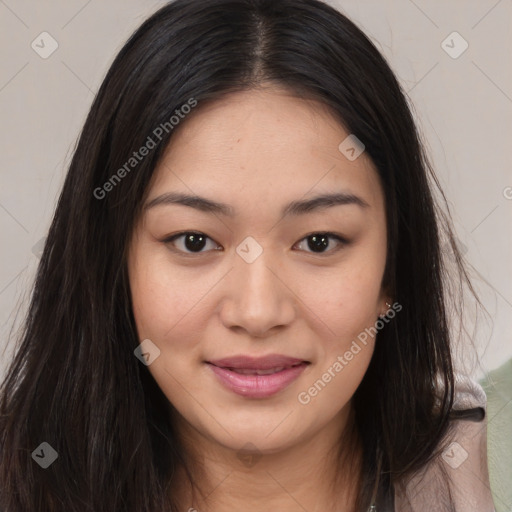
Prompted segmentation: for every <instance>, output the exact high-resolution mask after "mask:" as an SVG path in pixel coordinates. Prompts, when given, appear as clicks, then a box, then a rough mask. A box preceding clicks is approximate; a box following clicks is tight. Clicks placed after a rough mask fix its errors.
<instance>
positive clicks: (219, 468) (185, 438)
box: [172, 403, 362, 512]
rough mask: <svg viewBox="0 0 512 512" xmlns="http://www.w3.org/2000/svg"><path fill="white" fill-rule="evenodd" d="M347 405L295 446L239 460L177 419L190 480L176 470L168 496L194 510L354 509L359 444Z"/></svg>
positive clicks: (283, 511) (324, 511)
mask: <svg viewBox="0 0 512 512" xmlns="http://www.w3.org/2000/svg"><path fill="white" fill-rule="evenodd" d="M350 405H351V404H350V403H349V404H348V407H347V408H345V409H343V410H342V411H340V413H339V415H338V416H337V417H335V418H334V419H333V420H332V421H331V422H330V423H329V424H327V425H326V426H325V427H324V428H323V429H322V430H321V431H317V432H315V434H314V436H311V437H310V438H308V439H304V440H301V441H300V442H298V443H297V445H295V446H293V447H291V448H289V449H286V450H282V451H279V452H275V453H263V454H262V453H254V454H252V455H251V453H247V456H246V457H242V460H241V454H240V452H238V453H237V452H236V451H234V450H232V449H229V448H226V447H224V446H221V445H218V444H214V443H212V442H211V440H208V439H206V438H204V437H202V436H199V435H198V434H197V431H195V430H194V429H190V427H189V428H185V425H184V424H183V423H182V422H183V421H184V420H183V419H181V421H179V422H178V423H181V427H182V428H179V429H178V431H180V438H181V442H182V444H183V446H184V448H185V453H187V464H188V467H189V469H190V472H191V475H192V479H193V485H192V484H190V482H189V481H188V479H187V478H186V473H185V471H184V470H182V471H181V473H180V475H178V476H177V478H175V479H174V483H173V485H172V490H173V496H174V500H173V501H175V502H176V501H177V502H178V504H179V507H180V509H182V510H190V509H192V510H193V509H196V510H197V511H200V512H228V511H229V512H232V511H233V510H247V511H250V512H252V511H260V510H279V511H281V512H292V511H293V512H296V511H297V510H307V511H309V512H317V511H318V512H320V511H322V512H331V511H332V512H335V511H337V512H339V511H340V510H342V511H344V512H355V510H356V508H355V507H356V500H357V495H358V492H359V485H360V479H361V462H362V446H361V442H360V438H359V436H358V433H357V430H356V428H355V423H354V412H353V410H352V408H351V407H350ZM192 432H193V434H192ZM340 433H342V434H341V435H340Z"/></svg>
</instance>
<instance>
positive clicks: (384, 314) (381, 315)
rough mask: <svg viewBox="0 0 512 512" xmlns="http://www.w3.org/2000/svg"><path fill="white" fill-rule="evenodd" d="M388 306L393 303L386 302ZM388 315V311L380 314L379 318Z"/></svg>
mask: <svg viewBox="0 0 512 512" xmlns="http://www.w3.org/2000/svg"><path fill="white" fill-rule="evenodd" d="M386 306H387V307H388V309H389V308H390V307H391V304H390V303H389V302H386ZM385 316H386V312H385V313H382V314H380V315H379V318H384V317H385Z"/></svg>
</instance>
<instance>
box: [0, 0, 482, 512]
mask: <svg viewBox="0 0 512 512" xmlns="http://www.w3.org/2000/svg"><path fill="white" fill-rule="evenodd" d="M264 82H265V83H271V84H272V83H274V84H276V85H279V86H281V87H283V86H284V87H286V88H287V89H288V90H289V91H290V92H292V93H294V94H296V95H298V96H300V97H303V98H310V99H316V100H319V101H321V102H322V103H323V104H325V105H326V106H327V107H328V108H329V109H330V110H331V111H332V113H333V114H334V115H335V116H336V117H337V119H339V122H340V124H341V125H342V126H343V127H344V128H345V129H346V130H347V131H348V132H349V133H352V134H354V135H356V136H357V138H359V139H360V140H361V141H362V142H363V143H364V145H365V150H366V152H367V154H368V155H369V156H370V158H371V159H372V161H373V162H374V164H375V166H376V168H377V170H378V174H379V176H380V180H381V183H382V185H383V188H384V192H385V201H386V219H387V230H388V247H387V263H386V268H385V273H384V280H383V283H382V284H383V286H385V287H386V288H387V289H388V290H389V293H390V296H391V297H393V300H394V301H397V302H399V303H400V304H401V305H402V307H403V310H402V311H401V312H400V313H399V314H398V315H396V318H394V319H393V321H391V322H389V323H388V324H387V325H386V326H385V327H384V328H383V329H382V330H381V331H380V332H379V334H378V343H376V346H375V352H374V355H373V358H372V360H371V363H370V366H369V368H368V371H367V373H366V374H365V377H364V379H363V381H362V383H361V385H360V386H359V388H358V389H357V391H356V393H355V395H354V397H353V403H354V411H355V425H356V426H357V429H358V431H359V433H360V436H361V439H362V445H363V447H364V455H363V465H362V479H361V485H360V492H359V499H358V510H361V511H365V510H366V508H367V507H368V506H369V504H370V496H371V494H372V490H373V489H374V485H375V483H376V482H377V481H378V486H377V487H378V492H377V501H376V504H377V507H378V510H381V509H383V508H381V509H379V506H381V507H387V506H388V505H389V504H390V503H392V501H390V500H392V498H391V496H392V492H393V488H394V486H395V485H396V484H398V483H400V482H403V481H404V480H405V479H406V478H407V477H408V475H410V474H412V472H413V471H415V470H417V469H419V468H422V467H423V466H424V465H425V464H426V463H427V462H428V461H430V460H431V459H432V458H433V457H435V456H436V455H437V454H438V453H439V450H440V447H441V446H442V442H441V441H442V440H443V438H444V436H445V434H446V433H447V432H448V429H449V424H450V421H449V420H450V415H451V414H453V413H452V412H451V411H452V405H453V390H454V375H453V363H452V352H451V345H450V337H451V335H450V329H449V319H448V318H447V317H448V313H447V311H448V307H447V298H448V295H449V294H448V293H446V292H447V290H446V286H445V283H446V280H447V279H448V267H447V266H446V264H445V258H443V251H442V246H443V244H448V247H449V249H450V254H451V255H452V258H451V260H450V261H452V263H453V265H452V267H451V270H450V272H454V271H456V273H457V275H458V283H459V284H460V286H462V284H464V285H467V286H468V287H469V289H470V290H471V292H472V293H473V295H474V296H475V297H476V294H475V293H474V290H473V288H472V286H471V283H470V280H469V277H468V274H467V271H466V269H465V263H464V261H463V260H462V256H461V254H460V252H459V248H458V247H457V244H456V241H455V237H454V235H453V232H452V227H451V220H450V215H449V209H448V213H445V212H444V210H443V208H441V206H440V204H441V202H440V201H439V199H438V198H441V199H442V202H443V204H444V205H445V206H446V207H447V208H448V205H447V202H446V199H445V196H444V194H443V193H442V191H441V188H440V186H439V183H438V180H437V178H436V176H435V174H434V172H433V170H432V167H431V165H430V164H429V162H428V159H427V157H426V155H425V150H424V149H423V146H422V143H421V140H420V136H419V134H418V131H417V128H416V126H415V123H414V121H413V117H412V115H411V110H410V107H409V105H408V99H407V96H406V94H405V93H404V92H403V90H402V89H401V87H400V85H399V84H398V82H397V80H396V78H395V76H394V75H393V73H392V71H391V70H390V68H389V66H388V64H387V63H386V61H385V59H384V58H383V57H382V55H381V54H380V53H379V51H378V50H377V49H376V48H375V46H374V45H373V44H372V42H371V41H370V40H369V39H368V38H367V37H366V36H365V35H364V34H363V33H362V31H361V30H360V29H358V28H357V27H356V25H355V24H354V23H352V22H351V21H350V20H348V19H347V18H346V17H345V16H343V15H342V14H341V13H340V12H338V11H336V10H335V9H333V8H332V7H330V6H328V5H326V4H324V3H322V2H320V1H318V0H279V1H276V0H208V1H204V0H177V1H175V2H172V3H169V4H167V5H165V6H164V7H162V8H161V9H160V10H158V11H157V12H156V13H155V14H154V15H152V16H151V17H150V18H149V19H148V20H147V21H145V22H144V23H143V24H142V26H141V27H140V28H139V29H137V30H136V32H135V33H134V34H133V35H132V36H131V37H130V39H129V40H128V41H127V43H126V44H125V45H124V47H123V48H122V49H121V51H120V52H119V54H118V55H117V57H116V58H115V60H114V62H113V64H112V65H111V67H110V69H109V71H108V73H107V75H106V77H105V79H104V81H103V83H102V85H101V88H100V90H99V92H98V94H97V96H96V98H95V99H94V102H93V104H92V107H91V109H90V112H89V114H88V117H87V120H86V122H85V125H84V127H83V130H82V132H81V134H80V137H79V141H78V144H77V146H76V149H75V151H74V155H73V159H72V161H71V164H70V167H69V171H68V173H67V176H66V180H65V183H64V186H63V189H62V193H61V195H60V198H59V201H58V205H57V208H56V211H55V215H54V218H53V222H52V224H51V228H50V230H49V233H48V238H47V242H46V245H45V248H44V252H43V254H42V257H41V261H40V265H39V269H38V273H37V278H36V282H35V286H34V289H33V294H32V298H31V302H30V307H29V310H28V313H27V318H26V321H25V322H24V325H23V329H22V331H21V332H20V333H19V336H18V341H19V346H18V347H17V351H16V354H15V357H14V359H13V361H12V363H11V365H10V367H9V369H8V373H7V375H6V377H5V379H4V381H3V383H2V387H1V388H0V436H1V437H0V510H2V512H22V511H23V512H29V511H30V512H36V511H38V512H57V511H58V512H64V511H65V512H74V511H76V512H78V511H80V512H85V511H91V512H92V511H94V512H99V511H108V512H113V511H116V512H118V511H126V512H141V511H154V512H160V511H163V510H170V511H177V510H178V503H176V502H175V500H173V497H172V495H170V493H169V492H168V491H169V487H168V486H169V484H170V482H172V479H173V476H174V475H175V474H176V472H177V471H178V469H179V468H183V467H186V457H185V453H184V450H183V448H182V446H180V443H179V442H178V439H177V437H176V433H175V431H174V427H173V424H172V422H170V421H169V415H168V407H169V404H168V400H167V399H166V398H165V396H164V395H163V393H162V392H161V390H160V389H159V387H158V385H157V384H156V382H155V381H154V379H153V378H152V376H151V374H150V373H149V371H148V369H147V367H145V366H144V365H142V364H141V363H140V361H139V360H138V359H137V358H136V357H134V353H133V351H134V349H135V348H136V347H137V346H138V345H139V343H140V340H138V339H137V335H136V329H135V322H134V317H133V313H132V308H131V298H130V289H129V284H128V279H127V265H126V255H127V245H128V243H129V241H130V239H131V234H132V232H133V228H134V226H135V222H136V220H137V219H138V216H139V215H140V213H141V204H142V201H143V198H144V197H145V193H146V192H147V189H148V184H149V182H150V179H151V177H152V174H153V172H154V170H155V168H156V166H157V163H158V162H159V159H160V157H161V155H162V153H163V151H164V149H165V148H166V146H167V144H168V142H169V140H170V139H171V137H172V135H173V133H174V130H173V129H171V127H170V123H169V120H170V119H171V117H172V116H173V115H176V110H180V109H181V108H182V106H183V105H186V104H188V105H190V104H191V102H193V101H196V102H197V106H195V107H194V108H196V109H200V108H201V105H202V104H203V103H205V102H206V101H214V100H216V99H219V98H221V97H223V96H225V95H228V94H229V93H231V92H235V91H242V90H248V89H251V88H253V87H257V86H258V85H259V84H262V83H264ZM185 122H186V121H185ZM165 123H167V124H165ZM162 126H165V127H166V129H163V128H161V130H160V132H161V133H160V132H157V133H159V137H157V136H156V134H155V130H156V129H157V128H158V127H162ZM148 137H152V140H153V141H154V142H156V147H154V148H153V149H152V150H151V151H150V152H149V154H148V155H147V156H146V157H145V158H144V159H141V160H140V161H138V162H137V164H136V166H133V168H131V167H130V171H129V172H128V171H127V172H126V174H123V173H121V174H123V176H122V179H113V178H112V176H113V175H114V174H116V173H117V176H118V177H119V173H118V170H119V169H121V168H123V166H126V163H127V162H128V161H129V159H130V158H131V156H132V154H133V152H134V151H137V150H138V149H139V148H141V147H142V146H143V145H145V144H147V143H148ZM126 169H127V168H126V167H125V170H126ZM107 182H108V183H110V186H109V185H105V184H106V183H107ZM106 189H108V193H105V194H104V193H103V192H102V190H103V191H105V190H106ZM434 190H437V192H438V193H439V195H438V198H436V196H435V195H434V192H433V191H434ZM476 298H477V297H476ZM477 300H478V298H477ZM478 303H479V304H480V301H478ZM436 379H440V381H441V382H442V383H443V386H442V388H441V389H442V392H441V393H440V394H439V392H438V391H437V388H436V387H435V383H436ZM42 442H47V443H48V444H49V445H51V447H53V449H54V450H55V451H56V452H57V453H58V458H57V460H56V461H55V462H54V463H53V464H52V465H51V466H50V467H49V468H47V469H43V468H41V467H40V466H39V465H38V464H36V463H35V462H34V460H33V458H32V453H33V451H34V450H35V449H36V447H38V446H39V445H40V444H41V443H42ZM379 457H380V471H377V461H378V460H379ZM377 473H378V475H379V478H378V479H377V476H378V475H377ZM384 509H385V508H384Z"/></svg>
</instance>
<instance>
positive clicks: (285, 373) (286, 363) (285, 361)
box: [205, 355, 311, 398]
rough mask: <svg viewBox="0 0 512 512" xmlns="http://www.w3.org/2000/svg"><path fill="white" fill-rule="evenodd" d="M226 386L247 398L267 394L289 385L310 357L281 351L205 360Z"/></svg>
mask: <svg viewBox="0 0 512 512" xmlns="http://www.w3.org/2000/svg"><path fill="white" fill-rule="evenodd" d="M205 362H206V363H207V365H208V366H209V367H210V368H211V370H212V372H213V374H214V375H215V376H216V377H217V379H218V382H220V383H221V384H222V385H223V386H224V387H225V388H227V389H228V390H230V391H232V392H234V393H236V394H238V395H241V396H244V397H246V398H267V397H270V396H272V395H275V394H276V393H278V392H279V391H281V390H283V389H284V388H286V387H287V386H289V385H290V384H291V383H292V382H293V381H294V380H295V379H297V378H298V377H299V375H301V374H302V372H303V371H304V370H305V369H306V367H307V366H308V365H309V364H311V363H310V362H309V361H305V360H302V359H297V358H291V357H287V356H282V355H270V356H266V357H262V358H252V357H249V356H235V357H231V358H225V359H218V360H212V361H205Z"/></svg>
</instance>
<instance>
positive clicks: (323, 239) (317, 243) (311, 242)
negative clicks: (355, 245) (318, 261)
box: [301, 233, 348, 254]
mask: <svg viewBox="0 0 512 512" xmlns="http://www.w3.org/2000/svg"><path fill="white" fill-rule="evenodd" d="M330 239H334V240H336V242H337V247H335V248H334V249H332V248H331V246H332V245H333V244H332V243H331V242H330ZM302 240H307V246H308V248H309V249H310V251H311V252H313V253H317V254H323V253H326V252H336V251H337V250H339V249H341V248H342V247H343V246H344V245H347V244H348V241H347V240H346V239H344V238H343V237H341V236H339V235H336V234H335V233H312V234H311V235H308V236H306V237H304V238H303V239H302ZM302 240H301V242H302ZM306 252H309V251H306Z"/></svg>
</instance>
